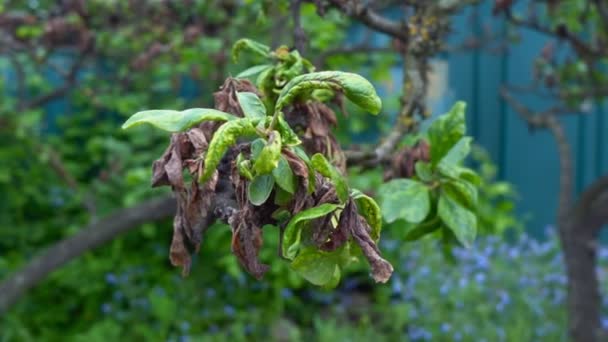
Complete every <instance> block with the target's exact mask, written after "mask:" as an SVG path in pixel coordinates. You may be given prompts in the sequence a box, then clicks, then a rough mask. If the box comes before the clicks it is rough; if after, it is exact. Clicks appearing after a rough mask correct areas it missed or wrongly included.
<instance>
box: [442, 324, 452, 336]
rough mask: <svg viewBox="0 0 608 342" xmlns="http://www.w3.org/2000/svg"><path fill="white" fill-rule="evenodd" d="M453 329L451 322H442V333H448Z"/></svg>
mask: <svg viewBox="0 0 608 342" xmlns="http://www.w3.org/2000/svg"><path fill="white" fill-rule="evenodd" d="M451 329H452V326H451V325H450V323H445V322H444V323H441V327H440V330H441V332H442V333H444V334H446V333H448V332H449V331H450V330H451Z"/></svg>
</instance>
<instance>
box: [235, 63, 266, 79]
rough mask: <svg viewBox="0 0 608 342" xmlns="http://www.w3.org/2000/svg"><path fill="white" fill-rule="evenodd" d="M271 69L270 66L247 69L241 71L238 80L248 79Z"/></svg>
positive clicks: (262, 65)
mask: <svg viewBox="0 0 608 342" xmlns="http://www.w3.org/2000/svg"><path fill="white" fill-rule="evenodd" d="M270 68H272V65H270V64H260V65H255V66H252V67H251V68H247V69H245V70H243V71H241V72H240V73H239V74H238V75H236V78H247V77H251V76H255V75H257V74H259V73H261V72H264V71H266V70H268V69H270Z"/></svg>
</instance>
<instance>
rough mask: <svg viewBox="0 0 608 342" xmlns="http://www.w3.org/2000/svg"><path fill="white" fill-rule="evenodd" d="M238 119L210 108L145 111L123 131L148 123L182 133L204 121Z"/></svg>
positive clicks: (129, 120) (133, 117)
mask: <svg viewBox="0 0 608 342" xmlns="http://www.w3.org/2000/svg"><path fill="white" fill-rule="evenodd" d="M235 119H238V117H236V116H234V115H231V114H228V113H224V112H221V111H219V110H215V109H210V108H191V109H186V110H183V111H177V110H169V109H155V110H144V111H142V112H137V113H135V114H133V115H132V116H131V117H130V118H129V119H128V120H127V121H126V122H125V123H124V124H122V129H129V128H131V127H135V126H139V125H141V124H144V123H147V124H150V125H152V126H155V127H157V128H160V129H162V130H164V131H168V132H174V133H175V132H182V131H185V130H187V129H188V128H191V127H193V126H196V125H198V124H199V123H201V122H203V121H230V120H235Z"/></svg>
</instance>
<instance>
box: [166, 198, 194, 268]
mask: <svg viewBox="0 0 608 342" xmlns="http://www.w3.org/2000/svg"><path fill="white" fill-rule="evenodd" d="M183 206H184V197H181V196H178V197H177V213H176V214H175V217H174V218H173V238H172V240H171V247H170V248H169V260H170V261H171V264H172V265H173V266H180V267H182V275H183V276H187V275H188V274H189V273H190V266H191V264H192V259H191V257H190V251H188V248H187V247H186V243H185V241H184V238H185V236H184V235H185V234H184V231H183V227H184V225H183V222H182V221H183V219H184V218H183V216H182V211H183Z"/></svg>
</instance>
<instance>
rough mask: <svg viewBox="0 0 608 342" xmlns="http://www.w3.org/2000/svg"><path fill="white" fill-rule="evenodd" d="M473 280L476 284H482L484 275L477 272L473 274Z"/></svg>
mask: <svg viewBox="0 0 608 342" xmlns="http://www.w3.org/2000/svg"><path fill="white" fill-rule="evenodd" d="M475 281H476V282H477V284H479V285H482V284H483V283H484V282H485V281H486V275H485V274H483V273H481V272H477V273H476V274H475Z"/></svg>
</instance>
